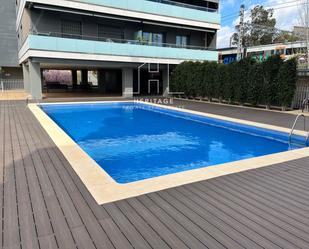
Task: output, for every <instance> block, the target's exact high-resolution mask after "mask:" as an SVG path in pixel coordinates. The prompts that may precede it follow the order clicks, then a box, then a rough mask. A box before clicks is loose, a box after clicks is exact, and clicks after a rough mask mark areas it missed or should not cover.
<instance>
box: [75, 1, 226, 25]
mask: <svg viewBox="0 0 309 249" xmlns="http://www.w3.org/2000/svg"><path fill="white" fill-rule="evenodd" d="M72 1H76V0H72ZM78 1H79V2H83V3H89V4H96V5H101V6H105V7H112V8H117V9H123V10H128V11H137V12H143V13H148V14H156V15H160V16H167V17H176V18H181V19H189V20H194V21H201V22H208V23H214V24H220V14H219V13H218V11H217V10H215V9H211V8H206V7H199V6H194V5H189V4H182V3H177V2H173V1H170V0H134V1H132V0H78Z"/></svg>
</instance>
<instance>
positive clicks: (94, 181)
mask: <svg viewBox="0 0 309 249" xmlns="http://www.w3.org/2000/svg"><path fill="white" fill-rule="evenodd" d="M102 102H104V103H106V102H108V103H111V102H121V101H101V103H102ZM123 102H130V101H123ZM132 102H133V101H132ZM78 103H100V101H96V102H72V103H70V104H78ZM143 103H145V102H143ZM57 104H69V102H65V103H57ZM146 104H149V105H153V106H158V107H163V108H166V109H171V110H177V111H182V112H187V113H192V114H198V115H202V116H206V117H210V118H216V119H220V120H225V121H230V122H236V123H240V124H244V125H251V126H256V127H260V128H265V129H270V130H275V131H282V132H289V129H287V128H283V127H278V126H272V125H266V124H261V123H255V122H251V121H245V120H240V119H234V118H228V117H224V116H219V115H213V114H208V113H203V112H196V111H191V110H188V109H179V108H176V107H170V106H163V105H158V104H153V103H146ZM28 106H29V109H30V110H31V111H32V113H33V114H34V116H35V117H36V118H37V119H38V121H39V123H40V124H41V125H42V127H43V128H44V129H45V130H46V132H47V133H48V135H49V136H50V137H51V139H52V140H53V142H54V143H55V144H56V146H57V147H58V148H59V149H60V151H61V152H62V153H63V155H64V156H65V158H66V159H67V160H68V161H69V163H70V164H71V166H72V168H73V169H74V171H75V172H76V174H77V175H78V176H79V177H80V179H81V180H82V182H83V183H84V184H85V186H86V187H87V189H88V191H89V192H90V193H91V195H92V196H93V198H94V199H95V200H96V202H97V203H98V204H99V205H101V204H105V203H109V202H113V201H117V200H121V199H126V198H130V197H134V196H138V195H142V194H146V193H151V192H155V191H159V190H163V189H167V188H172V187H176V186H180V185H183V184H188V183H193V182H197V181H201V180H207V179H210V178H214V177H218V176H223V175H227V174H232V173H237V172H241V171H245V170H249V169H255V168H260V167H265V166H269V165H273V164H278V163H282V162H286V161H290V160H295V159H299V158H303V157H307V156H309V148H302V149H298V150H293V151H286V152H281V153H276V154H271V155H266V156H262V157H255V158H250V159H245V160H241V161H236V162H230V163H225V164H221V165H216V166H214V167H206V168H199V169H195V170H190V171H184V172H179V173H175V174H170V175H164V176H160V177H155V178H150V179H146V180H141V181H137V182H132V183H127V184H119V183H117V182H115V181H114V180H113V179H112V178H111V177H110V176H109V175H108V174H107V173H106V172H105V171H104V170H103V169H102V168H101V167H100V166H99V165H98V164H97V163H96V162H95V161H94V160H93V159H92V158H91V157H90V156H88V154H87V153H86V152H84V151H83V150H82V149H81V148H80V147H79V145H78V144H76V143H75V142H74V141H73V140H72V139H71V138H70V137H69V136H68V135H67V134H66V133H65V132H64V131H63V130H62V129H61V128H60V127H59V126H58V125H57V124H56V123H55V122H54V121H53V120H52V119H51V118H50V117H49V116H48V115H47V114H46V113H45V112H44V111H42V110H41V108H39V107H38V106H37V105H36V104H29V105H28ZM297 134H299V135H304V132H301V131H297Z"/></svg>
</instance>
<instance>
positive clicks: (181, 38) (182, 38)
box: [176, 35, 189, 47]
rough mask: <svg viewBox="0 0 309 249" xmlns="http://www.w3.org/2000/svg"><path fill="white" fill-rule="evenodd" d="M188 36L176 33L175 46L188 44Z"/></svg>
mask: <svg viewBox="0 0 309 249" xmlns="http://www.w3.org/2000/svg"><path fill="white" fill-rule="evenodd" d="M188 40H189V39H188V36H186V35H177V36H176V45H177V47H186V46H187V45H188Z"/></svg>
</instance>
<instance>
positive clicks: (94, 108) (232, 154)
mask: <svg viewBox="0 0 309 249" xmlns="http://www.w3.org/2000/svg"><path fill="white" fill-rule="evenodd" d="M40 107H41V108H42V110H43V111H44V112H45V113H46V114H47V115H48V116H49V117H50V118H51V119H52V120H53V121H54V122H55V123H56V124H57V125H58V126H59V127H61V128H62V129H63V130H64V131H65V132H66V133H67V134H68V135H69V136H70V137H71V138H72V139H73V140H74V141H75V142H76V143H77V144H78V145H79V146H80V147H81V148H82V149H83V150H84V151H85V152H86V153H87V154H88V155H89V156H90V157H91V158H92V159H93V160H94V161H95V162H96V163H97V164H98V165H99V166H100V167H101V168H102V169H103V170H104V171H105V172H107V173H108V174H109V175H110V176H111V177H112V178H113V179H114V180H115V181H116V182H118V183H120V184H127V183H132V182H136V181H141V180H145V179H150V178H154V177H159V176H164V175H169V174H174V173H178V172H185V171H189V170H194V169H199V168H205V167H210V166H215V165H219V164H223V163H228V162H233V161H238V160H242V159H248V158H253V157H259V156H264V155H269V154H273V153H278V152H284V151H288V150H293V149H297V148H301V146H298V145H295V144H294V145H293V146H290V145H289V143H288V134H287V133H284V132H279V131H273V130H267V129H262V128H258V127H254V126H249V125H243V124H239V123H234V122H229V121H224V120H219V119H214V118H210V117H205V116H200V115H196V114H190V113H186V112H180V111H177V110H171V109H166V108H161V107H158V106H154V105H148V104H143V103H134V102H117V103H79V104H42V105H41V106H40ZM296 139H299V140H300V139H302V138H301V137H297V138H296Z"/></svg>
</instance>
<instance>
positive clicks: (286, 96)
mask: <svg viewBox="0 0 309 249" xmlns="http://www.w3.org/2000/svg"><path fill="white" fill-rule="evenodd" d="M296 81H297V62H296V59H295V58H292V59H289V60H287V61H285V62H284V63H283V65H282V66H281V68H280V70H279V77H278V101H279V103H280V105H281V106H282V109H283V110H285V109H286V107H288V106H290V105H291V103H292V101H293V97H294V94H295V89H296Z"/></svg>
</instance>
